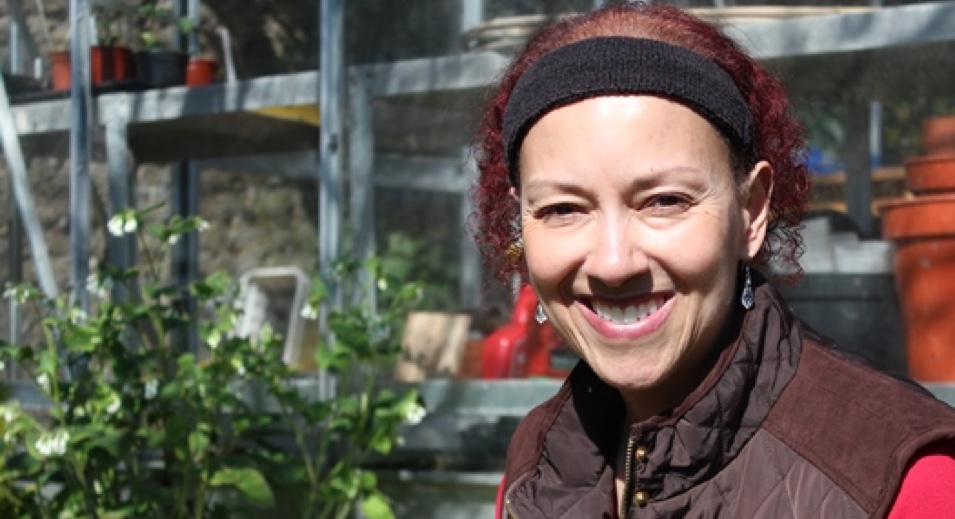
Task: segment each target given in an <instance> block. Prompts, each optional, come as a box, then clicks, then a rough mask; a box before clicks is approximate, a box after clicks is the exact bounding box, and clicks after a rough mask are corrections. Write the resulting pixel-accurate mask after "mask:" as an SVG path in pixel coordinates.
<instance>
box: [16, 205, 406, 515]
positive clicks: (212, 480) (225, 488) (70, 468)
mask: <svg viewBox="0 0 955 519" xmlns="http://www.w3.org/2000/svg"><path fill="white" fill-rule="evenodd" d="M155 209H156V208H151V209H147V210H143V211H134V210H126V211H122V212H120V213H119V214H117V215H116V216H115V217H114V218H112V219H111V220H110V222H109V230H110V232H111V233H112V234H114V235H124V234H135V235H136V236H137V239H138V243H139V244H140V248H139V250H140V254H139V256H140V257H141V258H142V263H143V266H142V268H138V267H136V268H125V269H123V268H119V267H116V266H111V265H103V266H101V267H100V268H99V269H98V272H97V274H96V275H95V276H94V277H93V279H92V282H91V283H90V288H91V296H92V297H91V299H93V303H92V304H91V307H92V308H93V309H92V310H91V311H90V312H89V314H88V315H87V314H86V313H85V312H83V311H82V310H81V309H79V308H77V307H75V306H71V305H70V304H69V303H68V302H67V300H66V299H56V300H49V299H46V298H44V297H43V296H42V295H41V293H40V292H39V291H38V290H37V289H36V288H35V287H32V286H29V285H19V286H11V287H8V288H7V290H6V293H5V295H6V296H7V297H10V298H15V299H17V300H18V302H20V303H21V304H32V305H34V306H35V307H36V309H37V311H39V312H42V314H43V315H44V316H45V317H44V319H43V322H42V328H43V334H44V337H45V340H44V341H43V342H42V344H38V345H36V346H28V345H11V344H6V343H4V344H2V347H0V354H2V355H3V357H4V359H5V360H6V361H12V362H16V363H18V365H19V366H20V367H21V369H23V370H24V371H25V372H26V373H29V375H30V376H31V377H32V378H33V380H35V381H36V384H37V386H38V388H39V390H40V391H41V393H42V394H43V395H45V396H46V399H47V402H48V405H47V406H46V408H45V411H44V412H43V413H41V414H36V413H29V412H26V411H25V410H23V409H21V408H20V406H19V405H18V404H16V403H15V402H7V403H4V404H3V405H2V406H0V419H2V420H0V425H2V428H3V429H2V431H3V437H2V444H0V449H2V454H3V458H2V462H3V465H2V467H0V510H4V511H5V512H7V513H6V515H4V517H22V518H27V517H29V518H81V517H83V518H101V519H107V518H109V519H119V518H124V517H136V518H164V519H179V518H182V519H185V518H194V519H199V518H219V517H222V518H225V517H228V518H233V517H261V516H265V515H264V514H266V513H270V512H271V513H273V514H274V513H280V516H281V517H302V518H332V517H334V518H343V517H346V516H347V515H348V514H349V513H350V511H351V510H352V509H353V508H354V507H355V506H356V505H359V506H361V507H362V511H363V512H364V514H365V515H366V516H367V517H369V518H371V519H383V518H389V517H393V514H392V513H391V509H390V506H389V504H388V500H387V498H386V497H385V496H384V495H382V494H381V493H380V492H379V491H378V490H377V482H376V479H375V476H374V474H373V473H371V472H369V471H367V470H365V469H364V468H363V464H364V462H365V460H366V458H367V457H368V456H369V455H371V454H373V453H382V454H385V453H387V452H388V451H389V450H390V449H391V448H392V447H393V446H394V445H395V442H396V441H397V440H398V434H399V429H400V427H401V425H402V424H403V423H405V422H407V421H409V420H411V421H413V420H415V419H420V417H421V414H422V413H423V408H422V407H421V406H420V405H419V404H418V400H417V395H416V393H415V392H414V391H407V392H396V391H391V390H389V389H388V388H385V387H381V385H380V384H379V382H378V376H379V375H380V372H381V370H382V369H387V368H389V367H390V366H391V365H392V362H393V360H394V358H395V357H396V355H397V354H398V352H399V349H400V344H399V341H398V339H397V337H398V335H397V334H395V333H391V331H392V330H393V326H396V324H397V323H400V322H401V321H402V320H403V318H404V312H405V310H404V308H406V307H407V305H409V304H410V303H412V302H413V301H414V300H416V299H417V298H418V297H419V296H420V287H419V286H418V285H416V284H413V283H404V282H402V281H401V280H397V279H393V278H388V277H387V276H384V275H383V274H382V270H381V268H380V265H381V262H380V260H378V259H372V260H369V261H367V262H365V263H357V262H354V261H341V262H339V263H338V264H337V265H336V268H335V269H333V271H332V272H329V273H327V275H326V276H325V278H326V279H328V280H331V281H332V282H334V283H335V284H336V285H337V286H341V287H343V288H345V289H349V290H352V292H351V295H350V296H349V297H346V298H344V299H346V300H348V301H350V303H349V304H347V305H345V306H344V308H343V309H338V310H336V309H334V308H331V307H330V303H329V302H328V301H326V298H327V293H328V291H327V290H326V288H325V287H326V285H325V284H324V283H322V282H321V280H319V279H316V282H315V284H314V285H313V290H312V293H311V295H310V297H309V301H308V305H307V306H306V307H305V308H304V309H303V315H304V316H306V317H315V316H317V314H318V309H319V308H321V307H322V306H323V305H326V307H329V308H330V310H329V311H328V317H327V326H328V328H329V329H330V330H331V331H332V332H333V340H327V341H323V342H322V344H321V345H320V347H319V348H318V349H317V353H316V360H317V362H318V363H319V365H320V366H323V367H325V368H327V370H329V373H332V374H333V376H332V379H334V380H336V381H337V382H338V383H337V384H336V385H335V387H337V391H336V392H335V394H333V395H327V396H325V397H323V398H317V397H314V396H310V392H309V391H304V390H303V389H302V388H303V387H315V386H314V385H311V386H310V384H308V383H307V382H310V381H309V379H305V378H301V377H297V376H296V375H295V374H294V373H292V372H291V371H290V370H289V368H288V367H287V366H286V365H285V364H284V363H283V362H282V360H281V359H282V357H281V354H282V352H281V349H282V348H281V344H282V341H281V338H280V336H279V335H278V334H277V333H276V332H275V331H273V330H271V329H269V328H268V327H263V329H262V330H261V331H260V333H258V334H257V335H254V336H249V337H242V336H238V335H236V334H235V333H234V332H233V330H234V329H235V325H236V323H237V320H238V319H239V317H240V315H241V314H240V312H241V309H239V308H238V305H237V304H236V303H237V295H238V292H237V291H238V287H237V284H236V283H235V280H234V279H232V278H231V277H230V276H228V275H226V274H224V273H215V274H212V275H210V276H208V277H207V278H205V279H203V280H201V281H199V282H196V283H193V284H192V285H191V286H190V287H189V288H188V292H187V294H188V297H192V298H195V300H196V302H197V304H198V307H199V308H200V310H199V311H198V312H194V313H190V312H189V311H188V308H189V305H186V304H184V302H185V298H186V296H187V294H186V293H184V292H183V291H182V290H181V289H178V288H177V287H175V286H170V285H166V284H163V282H162V281H161V275H160V270H161V269H160V266H161V265H163V264H164V257H165V255H166V252H167V251H168V250H169V247H170V246H171V245H172V244H173V243H175V241H176V240H177V239H178V238H179V237H180V236H182V235H183V234H186V233H190V232H197V231H201V230H203V229H204V228H205V227H206V225H207V224H206V223H205V222H204V221H203V220H202V219H200V218H197V217H188V218H180V217H173V218H172V219H170V220H168V222H166V223H165V224H162V225H147V218H148V217H149V216H150V215H151V214H155V213H153V211H155ZM360 276H361V277H363V278H364V279H371V280H373V281H374V282H375V284H376V286H377V289H378V291H379V295H378V297H377V299H374V298H370V297H369V296H370V295H369V294H367V293H366V292H363V291H361V290H359V288H360V287H362V286H364V285H362V284H360V283H358V282H357V281H354V279H357V278H358V277H360ZM120 288H123V289H124V290H119V289H120ZM120 292H123V293H125V294H128V295H127V296H125V297H122V298H119V297H113V295H112V294H114V293H116V294H118V293H120ZM375 300H377V303H371V301H375ZM193 326H194V327H196V329H198V331H199V333H200V336H201V339H202V340H201V343H202V345H201V351H199V352H183V351H181V350H180V348H179V347H178V346H177V344H178V338H180V337H182V336H183V334H184V333H185V332H186V331H187V330H188V329H190V327H193ZM276 495H281V496H282V497H283V498H282V499H276Z"/></svg>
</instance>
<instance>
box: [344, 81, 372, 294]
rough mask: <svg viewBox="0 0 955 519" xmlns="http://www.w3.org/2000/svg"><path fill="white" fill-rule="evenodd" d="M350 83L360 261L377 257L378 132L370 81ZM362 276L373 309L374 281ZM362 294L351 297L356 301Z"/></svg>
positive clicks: (352, 189)
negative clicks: (376, 165)
mask: <svg viewBox="0 0 955 519" xmlns="http://www.w3.org/2000/svg"><path fill="white" fill-rule="evenodd" d="M348 79H349V82H348V107H349V118H348V150H349V151H348V186H349V188H348V195H349V196H348V198H349V201H348V217H349V222H350V227H351V228H350V229H349V231H350V233H349V236H350V237H351V245H352V251H351V252H352V253H354V255H355V257H356V258H357V259H360V260H364V259H366V258H369V257H371V256H372V255H373V254H374V253H375V178H374V173H375V132H374V121H373V120H372V113H371V95H370V94H369V91H368V90H369V88H368V81H369V80H368V78H366V77H365V76H364V75H363V74H362V73H361V72H353V73H351V74H349V77H348ZM368 274H369V273H363V276H362V279H361V284H362V287H363V289H364V291H365V292H367V293H368V295H369V298H370V301H371V304H372V305H373V307H374V304H375V301H376V297H375V281H374V279H372V277H371V276H370V275H368ZM360 295H361V294H359V293H356V294H351V296H350V298H351V300H355V299H356V298H357V297H358V296H360Z"/></svg>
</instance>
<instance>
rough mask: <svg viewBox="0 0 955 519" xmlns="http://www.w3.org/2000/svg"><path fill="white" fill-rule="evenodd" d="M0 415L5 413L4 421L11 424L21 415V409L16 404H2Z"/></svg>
mask: <svg viewBox="0 0 955 519" xmlns="http://www.w3.org/2000/svg"><path fill="white" fill-rule="evenodd" d="M0 415H3V421H4V422H6V423H8V424H11V423H13V422H15V421H16V419H17V416H19V415H20V409H19V408H18V407H17V406H16V405H15V404H4V405H0Z"/></svg>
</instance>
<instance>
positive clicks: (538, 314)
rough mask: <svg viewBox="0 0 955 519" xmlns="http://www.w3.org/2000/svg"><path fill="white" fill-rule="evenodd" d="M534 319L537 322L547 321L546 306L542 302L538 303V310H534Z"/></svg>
mask: <svg viewBox="0 0 955 519" xmlns="http://www.w3.org/2000/svg"><path fill="white" fill-rule="evenodd" d="M534 320H535V321H537V324H544V323H545V322H547V314H545V313H544V307H543V306H541V305H540V303H537V310H535V311H534Z"/></svg>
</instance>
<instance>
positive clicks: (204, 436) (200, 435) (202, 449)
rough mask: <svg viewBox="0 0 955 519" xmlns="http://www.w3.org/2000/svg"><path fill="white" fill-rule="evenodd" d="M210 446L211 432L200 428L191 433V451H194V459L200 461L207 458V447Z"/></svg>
mask: <svg viewBox="0 0 955 519" xmlns="http://www.w3.org/2000/svg"><path fill="white" fill-rule="evenodd" d="M208 447H209V434H208V433H207V432H206V431H204V430H202V429H199V430H197V431H192V432H191V433H189V452H191V453H192V459H193V461H195V462H196V463H199V462H201V461H202V460H203V458H205V455H206V449H207V448H208Z"/></svg>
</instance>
